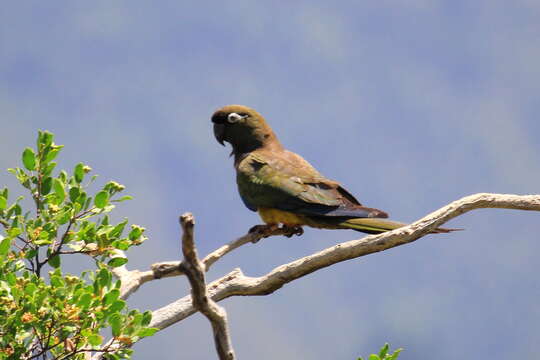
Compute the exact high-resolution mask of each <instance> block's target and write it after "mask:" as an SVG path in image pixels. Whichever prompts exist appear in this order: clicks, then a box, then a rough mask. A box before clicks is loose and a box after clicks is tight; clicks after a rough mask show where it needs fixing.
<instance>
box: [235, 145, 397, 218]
mask: <svg viewBox="0 0 540 360" xmlns="http://www.w3.org/2000/svg"><path fill="white" fill-rule="evenodd" d="M237 184H238V190H239V192H240V196H241V198H242V200H243V201H244V203H245V204H246V206H247V207H248V208H249V209H251V210H254V211H256V210H257V208H259V207H269V208H275V209H280V210H286V211H293V212H298V213H302V214H305V215H324V216H345V217H386V214H385V213H384V212H382V211H379V210H375V209H369V208H364V207H362V206H361V204H360V203H359V202H358V200H356V199H355V198H354V196H352V195H351V194H350V193H348V192H347V191H346V190H345V189H343V188H342V187H341V186H340V185H339V183H337V182H335V181H332V180H329V179H326V178H325V177H324V176H323V175H321V174H320V173H319V172H318V171H317V170H316V169H315V168H314V167H313V166H311V164H309V163H308V162H307V161H306V160H304V159H303V158H302V157H300V156H299V155H296V154H294V153H292V152H290V151H283V152H280V153H277V154H276V153H275V152H272V153H269V152H264V151H255V152H252V153H250V154H249V155H247V156H246V157H245V158H244V159H242V160H241V161H240V162H239V163H238V164H237Z"/></svg>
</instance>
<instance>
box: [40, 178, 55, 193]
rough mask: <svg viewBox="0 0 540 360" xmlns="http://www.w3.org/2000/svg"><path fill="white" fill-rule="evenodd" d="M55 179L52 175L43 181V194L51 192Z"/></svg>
mask: <svg viewBox="0 0 540 360" xmlns="http://www.w3.org/2000/svg"><path fill="white" fill-rule="evenodd" d="M52 183H53V179H52V177H46V178H45V180H43V182H42V183H41V195H47V194H48V193H49V192H51V189H52Z"/></svg>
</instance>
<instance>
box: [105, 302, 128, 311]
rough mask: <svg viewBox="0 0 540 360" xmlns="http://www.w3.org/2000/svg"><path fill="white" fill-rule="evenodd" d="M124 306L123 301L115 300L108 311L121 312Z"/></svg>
mask: <svg viewBox="0 0 540 360" xmlns="http://www.w3.org/2000/svg"><path fill="white" fill-rule="evenodd" d="M125 306H126V302H125V301H124V300H115V301H114V302H113V303H112V305H111V306H109V311H111V312H118V311H120V310H122V309H123V308H124V307H125Z"/></svg>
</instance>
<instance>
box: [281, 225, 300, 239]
mask: <svg viewBox="0 0 540 360" xmlns="http://www.w3.org/2000/svg"><path fill="white" fill-rule="evenodd" d="M281 229H282V230H283V231H284V234H283V235H285V236H286V237H288V238H290V237H293V236H294V235H296V236H301V235H303V234H304V229H302V227H301V226H287V225H283V226H282V227H281Z"/></svg>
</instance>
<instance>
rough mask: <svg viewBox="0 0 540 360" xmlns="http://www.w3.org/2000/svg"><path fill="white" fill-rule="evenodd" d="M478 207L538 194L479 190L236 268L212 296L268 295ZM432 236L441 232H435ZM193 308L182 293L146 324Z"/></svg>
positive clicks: (517, 203)
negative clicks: (254, 267)
mask: <svg viewBox="0 0 540 360" xmlns="http://www.w3.org/2000/svg"><path fill="white" fill-rule="evenodd" d="M480 208H501V209H515V210H534V211H540V195H523V196H520V195H506V194H487V193H480V194H475V195H470V196H467V197H464V198H462V199H460V200H457V201H454V202H452V203H450V204H449V205H447V206H444V207H442V208H441V209H439V210H437V211H435V212H433V213H431V214H429V215H427V216H425V217H424V218H422V219H420V220H418V221H416V222H415V223H413V224H411V225H408V226H404V227H402V228H399V229H396V230H393V231H390V232H386V233H383V234H378V235H370V236H366V237H364V238H362V239H358V240H351V241H347V242H344V243H341V244H337V245H334V246H332V247H329V248H327V249H325V250H322V251H319V252H317V253H314V254H312V255H309V256H306V257H303V258H300V259H298V260H295V261H293V262H290V263H288V264H284V265H281V266H278V267H276V268H275V269H273V270H272V271H270V272H269V273H268V274H266V275H264V276H261V277H248V276H245V275H244V274H243V273H242V271H241V270H240V269H235V270H233V271H232V272H230V273H229V274H227V275H225V276H224V277H222V278H220V279H218V280H216V281H214V282H212V283H210V284H209V285H208V287H207V288H208V293H209V296H210V298H211V299H212V300H214V301H220V300H223V299H225V298H228V297H231V296H246V295H248V296H255V295H268V294H271V293H273V292H274V291H276V290H278V289H279V288H281V287H282V286H283V285H285V284H287V283H289V282H291V281H293V280H295V279H298V278H300V277H302V276H305V275H307V274H310V273H312V272H314V271H317V270H320V269H323V268H325V267H327V266H330V265H333V264H336V263H338V262H342V261H345V260H350V259H354V258H358V257H361V256H365V255H368V254H372V253H375V252H379V251H383V250H387V249H390V248H393V247H396V246H400V245H404V244H408V243H411V242H413V241H415V240H417V239H419V238H421V237H422V236H424V235H426V234H428V233H429V232H430V231H431V230H434V229H435V228H437V227H439V226H441V225H442V224H444V223H445V222H447V221H449V220H451V219H453V218H454V217H457V216H459V215H461V214H464V213H466V212H468V211H471V210H474V209H480ZM435 236H442V235H440V234H437V235H435ZM195 312H196V309H195V307H194V306H193V304H192V302H191V297H190V296H185V297H183V298H181V299H178V300H176V301H174V302H172V303H171V304H168V305H166V306H164V307H162V308H160V309H157V310H155V311H154V312H153V317H152V322H151V323H150V325H149V326H151V327H156V328H158V329H160V330H161V329H164V328H166V327H168V326H170V325H172V324H174V323H177V322H179V321H181V320H183V319H185V318H186V317H188V316H190V315H191V314H193V313H195Z"/></svg>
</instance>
